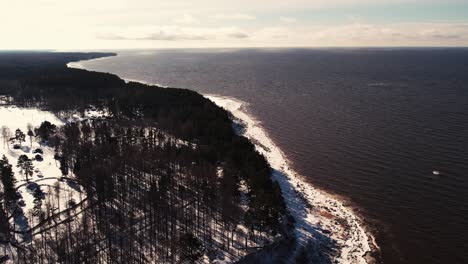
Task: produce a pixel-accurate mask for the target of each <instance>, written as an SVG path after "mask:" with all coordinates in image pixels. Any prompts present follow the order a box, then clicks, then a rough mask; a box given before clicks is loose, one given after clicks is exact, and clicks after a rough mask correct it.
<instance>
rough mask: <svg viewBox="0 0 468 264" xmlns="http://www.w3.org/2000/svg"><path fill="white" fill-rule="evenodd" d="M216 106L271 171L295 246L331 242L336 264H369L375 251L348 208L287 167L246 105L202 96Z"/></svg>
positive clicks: (371, 239)
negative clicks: (290, 218)
mask: <svg viewBox="0 0 468 264" xmlns="http://www.w3.org/2000/svg"><path fill="white" fill-rule="evenodd" d="M206 98H208V99H210V100H211V101H213V102H214V103H216V104H217V105H218V106H220V107H223V108H224V109H226V110H228V111H229V112H231V113H232V115H233V117H234V119H235V120H236V122H240V123H241V125H242V127H243V129H242V131H239V132H240V133H242V134H243V135H244V136H245V137H247V138H249V139H250V140H252V141H253V142H254V144H255V145H256V147H257V150H258V151H259V152H260V153H262V154H263V155H264V156H265V157H266V158H267V160H268V162H269V163H270V165H271V167H272V169H273V179H274V180H276V181H277V182H278V183H279V184H280V186H281V189H282V192H283V196H284V199H285V201H286V204H287V207H288V209H289V211H290V213H291V214H292V216H293V217H294V218H295V220H296V226H295V235H296V237H297V241H298V242H299V243H298V244H299V245H306V244H307V243H308V242H309V241H312V243H315V244H322V243H330V239H331V241H332V243H333V244H334V245H335V247H336V251H337V253H336V255H335V256H334V258H335V260H336V261H337V262H338V263H371V262H372V261H373V260H372V258H371V257H370V254H369V253H371V252H372V251H373V250H376V249H378V247H377V245H376V244H375V242H374V238H373V237H372V235H371V234H370V233H369V232H368V231H367V230H366V229H365V227H364V226H363V225H362V221H361V220H360V219H359V218H358V216H356V215H355V214H354V213H353V211H352V209H351V208H348V207H346V206H345V205H344V204H343V202H341V201H339V200H338V199H336V198H334V197H333V196H332V195H330V194H327V193H326V192H324V191H322V190H319V189H317V188H315V187H313V186H311V185H310V184H309V183H307V182H305V181H304V180H303V177H302V176H300V175H298V174H297V173H296V172H295V171H294V170H293V169H292V168H291V167H290V166H289V165H288V163H289V162H288V160H287V159H286V157H285V155H284V154H283V152H282V151H281V149H279V148H278V146H276V144H275V143H274V142H273V141H272V139H271V138H270V137H269V136H268V134H267V133H266V132H265V131H264V130H263V128H262V127H261V126H260V124H259V122H258V121H256V120H255V119H254V118H253V117H252V116H250V115H249V114H248V112H247V110H246V104H245V103H244V102H242V101H239V100H237V99H234V98H228V97H222V96H216V95H206Z"/></svg>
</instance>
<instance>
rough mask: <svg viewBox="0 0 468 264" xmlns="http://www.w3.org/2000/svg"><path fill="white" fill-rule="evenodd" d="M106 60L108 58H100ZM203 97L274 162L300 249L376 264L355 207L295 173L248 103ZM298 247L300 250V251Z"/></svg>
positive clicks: (368, 234) (275, 176) (72, 65)
mask: <svg viewBox="0 0 468 264" xmlns="http://www.w3.org/2000/svg"><path fill="white" fill-rule="evenodd" d="M105 58H108V57H104V58H99V59H101V60H102V59H105ZM67 67H69V68H78V69H84V70H86V68H85V67H84V66H83V65H82V64H81V63H80V61H78V62H71V63H68V64H67ZM119 77H120V76H119ZM120 78H122V77H120ZM122 79H123V80H124V81H126V82H130V81H135V82H141V83H143V84H146V85H158V84H153V83H149V82H145V81H141V80H133V79H127V78H122ZM158 86H159V85H158ZM159 87H165V86H159ZM202 95H203V96H204V97H205V98H207V99H209V100H211V101H212V102H214V103H215V104H216V105H218V106H219V107H222V108H224V109H225V110H227V111H228V112H230V113H231V115H232V116H233V122H234V123H237V124H239V123H240V124H241V125H242V126H243V127H244V128H245V129H244V130H243V131H236V132H237V133H239V134H241V135H243V136H245V137H246V138H248V139H249V140H251V141H252V142H253V143H254V145H255V146H256V149H257V150H258V151H259V152H260V153H261V154H263V155H264V156H265V157H266V159H267V160H268V162H269V163H270V166H271V168H272V170H273V173H272V179H273V180H275V181H277V182H278V183H279V184H280V186H281V190H282V192H283V197H284V199H285V202H286V204H287V208H288V211H289V212H290V213H291V215H292V216H293V217H294V218H295V220H296V224H295V229H294V233H295V236H296V238H297V241H298V242H299V243H298V245H299V246H304V245H306V244H308V243H309V241H312V243H313V246H314V248H316V249H322V247H330V246H332V247H336V252H335V251H333V252H332V253H330V255H331V256H332V257H333V258H332V260H334V261H336V262H338V263H374V262H376V259H375V258H374V257H373V256H372V255H373V254H374V253H376V252H379V251H380V249H379V247H378V245H377V244H376V242H375V237H374V236H373V235H372V234H371V232H370V231H369V228H367V227H366V226H365V224H364V221H363V220H362V219H361V217H360V216H358V215H357V214H356V213H355V212H354V211H353V210H352V208H350V207H349V206H346V205H344V204H343V201H341V199H339V198H337V197H336V196H335V195H332V194H330V193H327V192H326V191H323V190H320V189H318V188H316V187H314V186H313V185H312V184H310V183H308V182H306V181H305V179H304V177H303V176H302V175H299V174H298V173H297V172H296V171H294V169H292V168H291V166H290V165H289V164H290V161H289V160H288V159H287V158H286V156H285V155H284V153H283V152H282V150H281V149H280V148H279V147H278V146H277V145H276V144H275V143H274V142H273V140H272V139H271V138H270V137H269V136H268V133H267V132H266V131H265V130H264V129H263V128H262V127H261V125H260V124H259V122H258V121H257V120H256V119H255V118H254V117H252V116H251V115H249V114H248V111H247V109H246V107H247V103H245V102H243V101H240V100H238V99H235V98H231V97H225V96H219V95H213V94H202ZM298 248H299V247H296V250H297V249H298Z"/></svg>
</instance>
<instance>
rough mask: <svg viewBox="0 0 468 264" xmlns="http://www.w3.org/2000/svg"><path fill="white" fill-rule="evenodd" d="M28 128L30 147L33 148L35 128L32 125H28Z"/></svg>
mask: <svg viewBox="0 0 468 264" xmlns="http://www.w3.org/2000/svg"><path fill="white" fill-rule="evenodd" d="M27 128H28V136H29V145H30V147H31V148H32V138H33V137H34V132H33V130H34V127H33V125H32V124H31V123H28V126H27Z"/></svg>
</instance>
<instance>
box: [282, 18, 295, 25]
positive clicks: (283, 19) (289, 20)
mask: <svg viewBox="0 0 468 264" xmlns="http://www.w3.org/2000/svg"><path fill="white" fill-rule="evenodd" d="M280 21H281V22H283V23H289V24H292V23H296V22H297V19H296V18H295V17H280Z"/></svg>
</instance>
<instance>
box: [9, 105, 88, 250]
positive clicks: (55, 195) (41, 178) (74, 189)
mask: <svg viewBox="0 0 468 264" xmlns="http://www.w3.org/2000/svg"><path fill="white" fill-rule="evenodd" d="M43 121H49V122H51V123H52V124H55V125H57V126H61V125H63V121H62V120H61V119H59V118H58V117H57V116H55V115H53V114H52V113H50V112H46V111H41V110H38V109H35V108H18V107H15V106H0V127H4V126H6V127H8V128H9V129H10V131H11V134H12V135H14V133H15V130H16V129H18V128H19V129H21V130H22V131H23V133H25V134H26V133H27V131H28V130H27V126H28V124H30V125H32V126H33V127H39V126H40V124H41V123H42V122H43ZM0 143H1V146H0V157H2V156H3V155H5V156H6V157H7V158H8V160H9V163H10V164H11V165H12V168H13V172H14V175H15V178H16V189H17V192H18V194H19V195H20V196H21V198H19V201H21V200H22V201H24V204H23V203H22V202H21V203H20V205H21V208H22V210H23V214H22V216H21V217H15V218H13V219H12V221H14V227H15V229H16V230H17V231H19V232H26V231H28V230H29V229H32V228H33V227H34V226H36V225H37V224H38V218H37V217H33V216H32V209H33V207H34V196H33V189H34V188H37V187H39V188H40V189H41V190H42V191H43V192H44V194H45V197H44V199H42V209H45V203H46V201H47V202H49V203H51V206H52V208H55V211H54V213H58V212H59V211H61V210H64V209H66V208H67V207H68V202H69V201H70V200H71V199H73V200H74V201H75V202H76V203H79V202H80V201H81V200H82V199H84V197H83V195H82V192H81V188H80V186H78V185H77V184H76V183H75V182H74V181H73V179H65V178H63V177H62V173H61V171H60V169H59V166H58V164H56V161H55V160H54V153H55V152H54V149H52V148H50V147H47V146H41V145H40V144H39V142H38V141H37V140H36V139H35V138H33V139H32V144H31V142H30V138H29V137H28V136H26V142H23V143H22V144H21V145H22V146H21V148H20V149H14V148H13V143H10V144H9V145H8V144H6V143H5V141H4V139H3V137H2V136H1V135H0ZM36 149H41V150H42V151H43V152H44V154H43V155H42V157H43V161H37V160H34V157H35V155H36V154H34V153H33V152H34V150H36ZM21 155H27V156H28V157H29V158H30V159H31V160H33V166H34V174H33V175H32V176H31V177H29V181H28V182H27V181H26V178H25V177H24V176H23V175H22V174H21V173H20V171H19V168H18V167H17V166H16V164H17V161H18V158H19V156H21ZM20 218H21V219H20ZM26 233H27V232H26ZM17 240H18V242H20V243H22V242H24V243H28V241H30V237H29V236H28V235H25V234H23V235H18V236H17Z"/></svg>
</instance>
